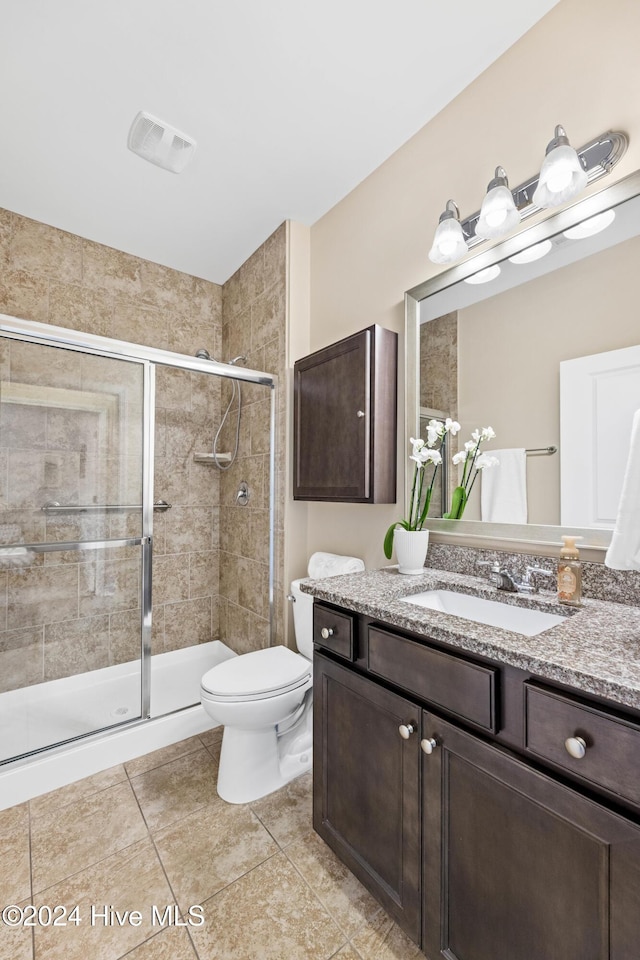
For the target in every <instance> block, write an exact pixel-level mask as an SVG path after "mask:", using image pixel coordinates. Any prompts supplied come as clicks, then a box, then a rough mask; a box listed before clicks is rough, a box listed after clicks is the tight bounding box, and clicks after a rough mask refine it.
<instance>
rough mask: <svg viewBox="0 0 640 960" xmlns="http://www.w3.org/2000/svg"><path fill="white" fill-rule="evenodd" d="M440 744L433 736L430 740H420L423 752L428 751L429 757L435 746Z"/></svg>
mask: <svg viewBox="0 0 640 960" xmlns="http://www.w3.org/2000/svg"><path fill="white" fill-rule="evenodd" d="M437 746H438V741H437V740H434V738H433V737H429V739H428V740H421V741H420V748H421V750H422V752H423V753H426V754H427V756H428V757H430V756H431V754H432V753H433V751H434V750H435V748H436V747H437Z"/></svg>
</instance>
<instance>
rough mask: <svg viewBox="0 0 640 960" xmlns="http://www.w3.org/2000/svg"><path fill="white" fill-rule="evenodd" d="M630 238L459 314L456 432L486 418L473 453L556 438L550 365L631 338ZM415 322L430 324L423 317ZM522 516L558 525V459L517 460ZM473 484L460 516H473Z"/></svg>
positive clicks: (638, 256) (634, 260)
mask: <svg viewBox="0 0 640 960" xmlns="http://www.w3.org/2000/svg"><path fill="white" fill-rule="evenodd" d="M638 263H640V237H634V238H633V239H631V240H627V241H626V242H625V243H622V244H619V245H617V246H615V247H612V248H611V249H610V250H604V251H602V252H601V253H598V254H596V255H594V256H592V257H587V258H586V259H585V260H582V261H579V262H578V263H573V264H571V265H570V266H568V267H564V268H563V269H562V270H559V271H557V272H554V273H550V274H547V275H546V276H544V277H539V278H538V279H537V280H532V281H531V282H530V283H528V284H526V285H525V286H523V287H519V288H516V289H514V290H507V291H506V292H505V293H502V294H500V295H499V296H497V297H495V298H490V299H487V300H483V301H482V302H481V303H477V304H475V305H474V306H472V307H466V308H465V309H464V310H461V311H460V312H459V321H458V337H459V363H460V367H459V391H460V392H459V397H460V407H459V417H458V419H459V420H460V423H461V425H462V431H461V436H462V437H463V438H465V439H466V438H468V437H469V435H470V431H471V430H473V429H474V428H475V427H479V426H486V425H487V424H490V425H491V426H492V427H493V428H494V430H495V431H496V434H497V436H496V439H495V440H494V441H492V442H491V443H488V444H485V445H484V446H483V448H482V449H483V450H486V451H487V452H488V453H491V448H492V447H494V448H496V449H498V448H502V447H546V446H549V445H550V444H558V441H559V439H560V390H559V387H560V381H559V366H558V365H559V363H560V362H561V361H562V360H570V359H573V358H575V357H587V356H590V355H591V354H594V353H602V352H605V351H607V350H618V349H620V348H622V347H631V346H634V345H635V344H637V343H638V342H639V341H640V323H638V307H637V302H638V290H637V268H638ZM424 326H426V327H429V326H431V324H430V323H428V324H425V325H424ZM527 493H528V506H529V522H530V523H545V524H555V525H557V524H559V523H560V457H559V456H552V457H534V458H530V459H529V460H528V461H527ZM479 494H480V491H479V490H478V491H477V494H475V493H474V495H472V498H471V500H470V502H469V505H468V507H467V509H466V510H465V519H468V520H474V519H479V518H480V509H479V506H480V496H479Z"/></svg>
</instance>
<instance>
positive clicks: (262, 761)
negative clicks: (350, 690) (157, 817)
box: [200, 580, 313, 803]
mask: <svg viewBox="0 0 640 960" xmlns="http://www.w3.org/2000/svg"><path fill="white" fill-rule="evenodd" d="M300 583H301V581H300V580H294V581H293V583H292V584H291V594H292V597H293V598H294V600H295V602H294V605H293V618H294V626H295V634H296V645H297V647H298V650H299V651H300V653H294V652H293V650H289V649H288V647H284V646H282V645H280V646H276V647H267V648H266V649H265V650H256V651H254V652H252V653H244V654H242V655H240V656H238V657H232V658H231V659H230V660H225V661H224V662H223V663H220V664H218V665H217V666H216V667H213V668H212V669H211V670H209V671H208V672H207V673H205V675H204V676H203V678H202V681H201V685H200V698H201V700H202V706H203V707H204V709H205V710H206V712H207V713H208V714H209V716H210V717H212V718H213V719H214V720H215V721H216V722H217V723H222V724H224V735H223V737H222V751H221V754H220V768H219V770H218V793H219V795H220V796H221V797H222V799H223V800H227V801H228V802H229V803H248V802H250V801H251V800H257V799H258V798H259V797H264V796H265V795H266V794H267V793H272V791H274V790H277V789H278V788H279V787H282V786H284V784H285V783H288V782H289V780H293V779H294V777H297V776H299V775H300V774H301V773H305V772H306V771H307V770H309V769H310V768H311V749H312V742H313V741H312V727H311V724H312V709H311V707H312V687H313V678H312V664H311V659H312V656H313V597H312V596H311V595H310V594H305V593H302V591H301V590H300Z"/></svg>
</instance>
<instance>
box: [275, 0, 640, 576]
mask: <svg viewBox="0 0 640 960" xmlns="http://www.w3.org/2000/svg"><path fill="white" fill-rule="evenodd" d="M638 36H640V4H639V3H638V2H637V0H611V2H610V3H609V4H607V5H606V6H603V5H601V4H596V3H595V2H592V0H587V2H585V0H561V2H560V3H559V4H558V5H557V6H556V7H555V8H554V9H553V10H552V11H551V12H550V13H549V14H548V15H547V16H546V17H544V19H543V20H541V21H540V22H539V23H538V24H537V25H536V26H535V27H534V28H533V29H532V30H531V31H529V33H528V34H527V35H526V36H525V37H523V38H522V39H521V40H520V41H519V42H518V43H516V44H515V45H514V46H513V47H512V48H511V49H510V50H508V51H507V52H506V53H505V54H504V55H503V56H502V57H501V58H500V59H499V60H498V61H496V63H495V64H493V65H492V66H491V67H490V68H489V69H488V70H487V71H485V73H484V74H482V76H481V77H479V78H478V79H477V80H476V81H475V82H474V83H473V84H472V85H471V86H470V87H469V88H467V89H466V90H465V91H463V92H462V93H461V94H460V96H458V97H457V98H456V99H455V100H454V101H453V102H452V103H451V104H450V105H449V106H447V107H446V108H445V109H444V110H443V111H442V112H441V113H440V114H439V115H438V116H437V117H435V118H434V119H433V120H432V121H431V122H430V123H428V124H427V125H426V126H425V127H424V128H423V129H422V130H420V131H419V132H418V133H417V134H416V135H415V137H413V138H412V139H411V140H410V141H409V142H408V143H407V144H405V145H404V146H403V147H402V148H401V149H400V150H398V151H397V152H396V153H395V154H394V155H393V156H392V157H391V158H390V159H389V160H388V161H386V162H385V163H384V164H383V165H382V166H381V167H379V168H378V169H377V170H376V171H375V172H374V173H373V174H371V176H370V177H368V178H367V179H366V180H365V181H364V182H363V183H362V184H360V185H359V186H358V187H357V188H356V189H355V190H353V191H352V192H351V193H350V194H349V195H348V196H347V197H345V198H344V200H342V201H341V202H340V203H339V204H337V206H335V207H334V208H333V209H332V210H331V211H329V213H327V214H326V215H325V216H324V217H323V218H322V219H320V220H319V221H318V222H317V223H316V224H314V226H313V227H312V230H311V342H310V346H311V349H312V350H315V349H318V348H320V347H322V346H325V345H326V344H328V343H331V342H333V341H335V340H338V339H340V338H342V337H344V336H347V335H348V334H350V333H353V332H355V331H357V330H360V329H362V328H363V327H365V326H367V325H368V324H370V323H380V324H382V325H383V326H385V327H388V328H390V329H392V330H396V331H398V332H399V333H401V334H402V332H403V329H404V308H403V295H404V291H405V290H407V289H409V288H411V287H413V286H415V285H416V284H418V283H420V282H422V281H423V280H426V279H427V278H428V277H429V276H432V275H434V274H435V273H436V272H438V269H437V268H436V267H435V266H434V265H432V264H430V263H429V261H428V259H427V252H428V250H429V248H430V246H431V242H432V238H433V231H434V229H435V226H436V224H437V221H438V216H439V214H440V213H441V211H442V210H443V209H444V205H445V203H446V201H447V199H448V198H449V197H453V198H454V199H455V200H456V202H457V203H458V205H459V207H460V210H461V212H462V215H463V216H466V215H468V214H471V213H473V212H474V211H475V210H477V209H478V208H479V206H480V203H481V201H482V197H483V195H484V192H485V190H486V186H487V183H488V182H489V180H490V179H491V177H492V175H493V171H494V168H495V167H496V165H497V164H502V165H503V166H504V167H505V168H506V170H507V173H508V175H509V178H510V181H511V182H512V183H514V184H516V183H519V182H521V181H522V180H524V179H526V178H527V177H528V176H530V175H532V174H533V173H535V172H536V170H537V169H538V168H539V165H540V163H541V161H542V157H543V155H544V148H545V146H546V144H547V142H548V141H549V140H550V139H551V136H552V134H553V128H554V126H555V124H557V123H562V124H563V125H564V126H565V128H566V130H567V132H568V134H569V137H570V138H571V140H572V141H573V142H574V143H575V144H578V145H580V144H582V143H586V142H587V141H588V140H590V139H591V138H592V137H594V136H596V135H597V134H599V133H602V132H603V131H605V130H608V129H620V130H624V131H626V132H627V133H628V134H629V137H630V146H629V150H628V152H627V154H626V155H625V157H624V158H623V160H622V161H621V162H620V164H619V165H618V166H617V167H616V169H615V171H614V173H613V174H612V175H611V177H609V178H607V179H606V180H603V181H601V183H600V184H599V186H597V187H596V189H602V187H603V186H605V185H608V184H610V183H612V182H613V181H614V180H615V179H618V178H620V177H623V176H625V175H626V174H628V173H630V172H632V171H633V170H635V169H636V168H638V167H640V113H639V112H638V89H639V88H640V65H639V63H640V61H639V60H638V54H637V38H638ZM408 42H411V40H410V38H409V41H408ZM415 55H419V47H418V46H417V48H416V52H415ZM401 344H402V338H401ZM294 359H295V358H294ZM402 389H403V386H402V376H401V377H400V390H402ZM400 410H401V411H402V403H401V404H400ZM398 446H399V457H398V464H399V482H398V489H399V490H402V489H403V477H404V466H405V461H406V450H407V449H408V438H405V436H404V420H403V418H402V413H401V414H400V429H399V442H398ZM403 513H404V507H403V504H402V503H399V504H398V505H397V506H393V505H392V506H385V505H375V506H369V505H349V504H335V505H332V504H320V503H318V504H310V505H309V511H308V540H307V544H308V550H309V551H312V550H315V549H324V550H335V551H338V552H344V553H354V554H358V555H360V556H362V557H363V558H364V559H365V562H366V564H367V566H380V565H381V564H382V563H384V562H385V561H384V554H383V552H382V538H383V536H384V532H385V530H386V528H387V527H388V525H389V524H390V523H391V522H392V521H393V520H394V519H395V518H397V517H400V516H402V515H403Z"/></svg>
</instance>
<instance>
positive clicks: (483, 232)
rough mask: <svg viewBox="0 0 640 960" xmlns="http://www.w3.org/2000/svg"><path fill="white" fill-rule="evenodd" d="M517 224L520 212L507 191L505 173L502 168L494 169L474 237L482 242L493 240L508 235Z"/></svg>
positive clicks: (507, 184) (507, 183) (509, 191)
mask: <svg viewBox="0 0 640 960" xmlns="http://www.w3.org/2000/svg"><path fill="white" fill-rule="evenodd" d="M519 223H520V212H519V211H518V210H517V209H516V205H515V201H514V199H513V194H512V193H511V190H509V181H508V180H507V174H506V171H505V169H504V167H496V172H495V175H494V178H493V180H492V181H491V182H490V184H489V186H488V187H487V193H486V196H485V198H484V200H483V201H482V207H481V209H480V219H479V220H478V222H477V223H476V236H477V237H482V239H483V240H493V239H494V238H495V237H502V236H504V235H505V233H509V231H510V230H513V228H514V227H516V226H517V225H518V224H519Z"/></svg>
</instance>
